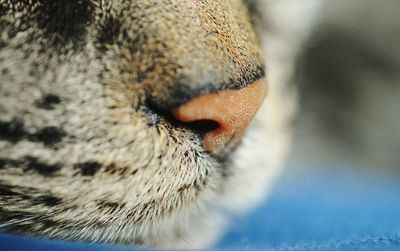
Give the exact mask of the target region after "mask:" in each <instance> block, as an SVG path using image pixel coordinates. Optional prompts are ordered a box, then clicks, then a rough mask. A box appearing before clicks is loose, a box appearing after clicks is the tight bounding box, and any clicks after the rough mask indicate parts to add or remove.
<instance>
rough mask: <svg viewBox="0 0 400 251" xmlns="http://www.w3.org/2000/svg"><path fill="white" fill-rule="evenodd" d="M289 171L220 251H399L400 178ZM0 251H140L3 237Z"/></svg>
mask: <svg viewBox="0 0 400 251" xmlns="http://www.w3.org/2000/svg"><path fill="white" fill-rule="evenodd" d="M317 166H318V168H309V169H307V170H302V169H301V168H293V169H291V168H290V167H289V168H287V169H286V173H285V174H284V175H283V176H282V177H281V178H280V180H279V181H278V182H277V184H276V186H275V188H274V190H273V192H272V194H271V195H270V197H269V199H268V201H266V203H264V205H261V207H259V208H258V209H256V210H254V211H253V212H251V213H250V214H248V215H247V216H244V217H242V218H239V219H237V220H236V221H235V222H234V223H233V224H232V226H231V227H230V231H229V232H228V233H227V235H226V236H225V237H224V238H223V240H222V241H221V242H220V244H219V245H218V246H217V247H216V248H215V250H400V182H399V181H400V173H378V172H375V171H367V170H365V169H362V168H349V167H346V168H345V167H342V168H338V167H335V166H324V165H321V164H319V165H317ZM0 250H10V251H13V250H29V251H35V250H40V251H46V250H71V251H72V250H82V251H89V250H90V251H106V250H107V251H111V250H138V249H132V248H127V247H115V246H108V245H93V244H91V245H89V244H72V243H64V242H55V241H44V240H37V239H30V238H23V237H19V236H11V235H1V234H0Z"/></svg>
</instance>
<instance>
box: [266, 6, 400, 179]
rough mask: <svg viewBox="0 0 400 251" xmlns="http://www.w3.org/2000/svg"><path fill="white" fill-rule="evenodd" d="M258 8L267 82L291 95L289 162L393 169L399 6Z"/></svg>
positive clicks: (398, 160) (398, 150)
mask: <svg viewBox="0 0 400 251" xmlns="http://www.w3.org/2000/svg"><path fill="white" fill-rule="evenodd" d="M263 3H264V6H262V7H261V8H262V9H265V10H266V11H267V15H266V16H267V17H269V20H267V21H266V22H267V23H268V24H269V25H268V26H269V28H268V29H269V32H268V33H267V35H266V37H267V38H266V39H265V41H266V42H265V43H266V48H267V52H266V53H267V55H268V59H269V60H270V65H269V69H268V71H269V73H270V78H271V81H277V82H279V83H281V82H282V83H286V84H287V85H288V86H289V88H292V89H293V88H295V89H296V91H297V102H298V108H297V109H298V110H297V116H296V118H295V121H294V135H293V136H294V137H293V142H294V146H293V149H292V153H291V155H290V163H296V165H295V166H302V167H306V166H308V164H316V163H321V162H330V163H332V162H334V163H341V164H342V165H343V164H345V165H352V166H360V167H363V168H368V169H378V170H381V171H382V172H385V171H390V172H391V171H394V172H396V171H399V172H400V1H398V0H384V1H376V0H350V1H329V0H307V1H298V0H266V1H263ZM268 37H269V38H271V37H273V38H274V39H273V40H272V41H271V40H270V39H268Z"/></svg>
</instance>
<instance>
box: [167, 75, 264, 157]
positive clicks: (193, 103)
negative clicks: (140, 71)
mask: <svg viewBox="0 0 400 251" xmlns="http://www.w3.org/2000/svg"><path fill="white" fill-rule="evenodd" d="M265 94H266V84H265V82H264V81H263V80H258V81H256V82H254V83H252V84H251V85H249V86H247V87H245V88H242V89H239V90H225V91H221V92H217V93H208V94H204V95H201V96H198V97H195V98H193V99H192V100H190V101H188V102H187V103H185V104H183V105H181V106H180V107H178V108H177V109H175V110H173V111H172V113H173V115H174V116H175V118H176V119H177V120H179V121H181V122H184V123H189V122H191V123H193V122H194V123H195V122H196V121H212V122H214V123H216V124H217V127H216V128H215V129H213V130H211V131H206V132H204V133H203V135H202V136H203V147H204V148H205V149H206V150H208V151H210V152H212V153H218V152H219V151H221V150H222V149H223V148H224V147H226V146H228V145H230V144H234V143H236V142H237V141H239V139H240V136H241V135H242V134H243V132H244V131H245V129H246V128H247V126H248V125H249V124H250V122H251V120H252V119H253V117H254V115H255V114H256V112H257V110H258V108H259V107H260V106H261V104H262V101H263V100H264V97H265Z"/></svg>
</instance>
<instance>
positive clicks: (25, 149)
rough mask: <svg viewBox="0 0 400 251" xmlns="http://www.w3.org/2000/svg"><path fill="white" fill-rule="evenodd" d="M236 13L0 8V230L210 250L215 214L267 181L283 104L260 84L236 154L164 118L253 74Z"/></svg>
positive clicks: (279, 145) (247, 198)
mask: <svg viewBox="0 0 400 251" xmlns="http://www.w3.org/2000/svg"><path fill="white" fill-rule="evenodd" d="M249 5H251V3H248V2H247V3H243V2H242V1H239V0H218V1H214V0H213V1H208V0H191V1H178V0H137V1H114V0H79V1H58V0H57V1H47V0H36V1H30V0H0V74H1V75H0V76H1V83H0V230H1V231H6V232H12V233H18V234H24V235H31V236H38V237H44V238H51V239H68V240H79V241H88V242H106V243H120V244H130V245H145V246H154V247H192V248H194V247H204V246H207V245H210V244H212V243H214V242H215V241H216V240H217V239H218V236H219V235H220V233H221V229H222V228H223V227H224V226H225V224H226V221H225V218H226V217H225V216H224V215H225V214H226V210H227V209H229V210H233V211H234V212H237V211H241V210H243V209H245V208H247V207H250V206H252V205H253V204H254V203H255V202H256V201H258V200H259V199H260V198H262V197H263V195H264V193H265V190H266V188H267V187H268V186H269V185H270V183H271V180H272V179H273V177H274V176H275V174H276V172H277V170H278V169H277V166H278V164H279V162H280V160H281V159H282V156H283V154H284V152H285V149H286V144H287V133H286V122H287V118H288V116H287V114H288V112H287V111H286V106H285V105H284V103H283V99H282V97H281V96H280V95H279V93H278V91H277V90H278V89H276V90H275V87H274V85H273V84H271V86H270V90H269V96H268V97H267V101H266V103H265V106H264V107H263V108H262V109H261V110H260V112H259V113H258V115H257V117H256V119H255V121H254V122H253V123H252V124H251V125H250V128H249V130H248V133H247V135H246V136H245V138H244V139H243V140H242V142H241V144H240V146H238V148H237V149H228V150H227V151H225V152H224V153H222V154H219V155H212V154H210V153H208V152H206V151H205V150H204V149H203V148H202V146H201V139H200V137H199V136H198V134H197V133H196V132H194V131H192V130H191V129H189V128H186V127H184V126H182V125H180V124H177V123H176V121H172V120H171V119H170V118H169V116H168V111H169V110H170V109H172V108H174V107H177V106H178V105H180V104H182V103H184V102H186V101H187V100H189V99H190V98H193V97H194V96H197V95H199V94H202V93H207V92H216V91H219V90H223V89H238V88H243V87H245V86H246V85H248V84H251V83H252V82H254V81H255V80H257V79H259V78H261V77H263V76H264V61H263V57H262V50H261V47H260V45H259V39H258V38H257V35H256V32H255V29H254V26H253V25H254V20H252V18H251V15H250V13H249V9H248V8H247V6H249ZM265 142H267V144H266V143H265ZM260 146H263V147H260ZM265 146H268V148H267V149H266V148H265ZM266 152H267V153H268V154H266Z"/></svg>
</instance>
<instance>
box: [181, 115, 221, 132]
mask: <svg viewBox="0 0 400 251" xmlns="http://www.w3.org/2000/svg"><path fill="white" fill-rule="evenodd" d="M185 125H186V126H187V127H188V128H190V129H191V130H192V131H195V132H197V133H199V134H200V135H202V136H203V135H205V134H207V133H209V132H212V131H214V130H217V129H218V128H220V124H219V123H218V122H217V121H214V120H207V119H201V120H196V121H191V122H187V123H185Z"/></svg>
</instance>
